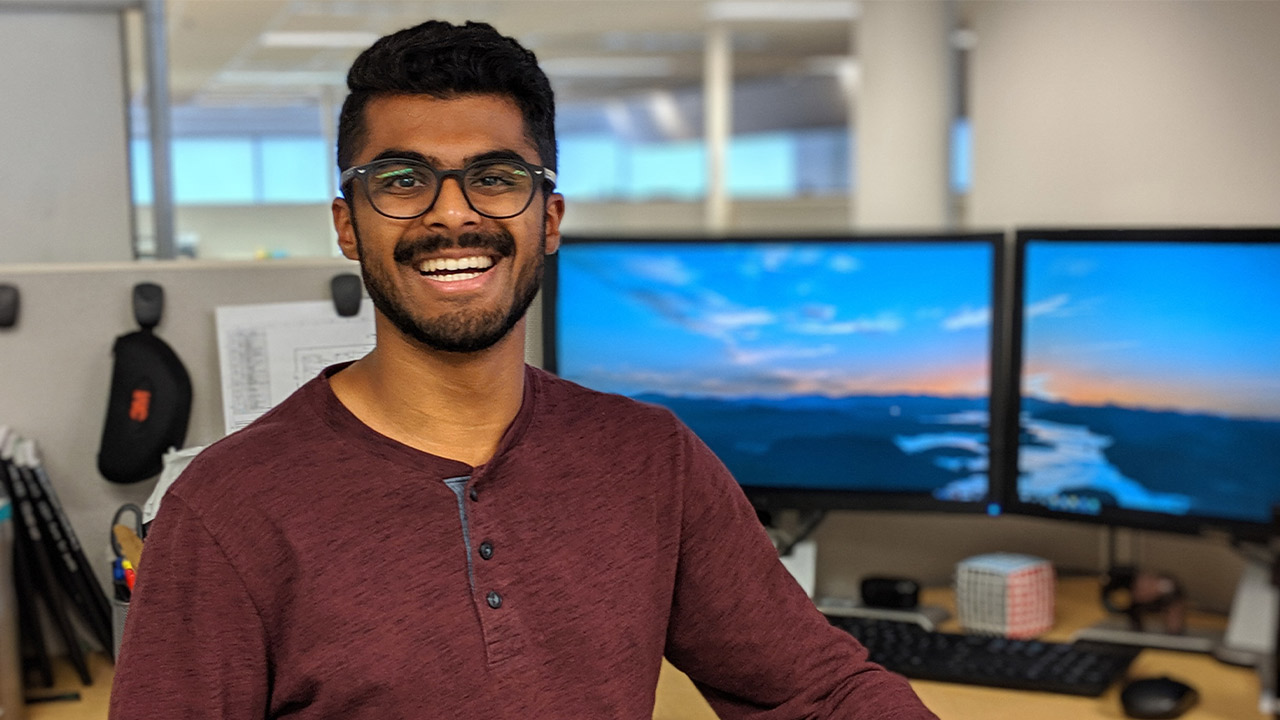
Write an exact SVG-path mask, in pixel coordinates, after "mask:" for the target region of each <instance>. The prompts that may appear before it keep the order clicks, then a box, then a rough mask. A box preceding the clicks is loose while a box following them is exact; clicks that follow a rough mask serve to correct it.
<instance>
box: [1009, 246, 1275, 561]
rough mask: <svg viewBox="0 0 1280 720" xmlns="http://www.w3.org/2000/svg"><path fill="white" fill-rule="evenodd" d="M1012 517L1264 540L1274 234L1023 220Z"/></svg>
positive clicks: (1016, 291)
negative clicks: (1212, 531) (1057, 226)
mask: <svg viewBox="0 0 1280 720" xmlns="http://www.w3.org/2000/svg"><path fill="white" fill-rule="evenodd" d="M1012 270H1013V273H1012V279H1011V282H1012V285H1011V290H1012V294H1013V295H1014V298H1015V299H1014V301H1013V302H1012V303H1011V308H1010V309H1011V313H1012V323H1011V333H1012V334H1011V340H1012V341H1011V343H1010V350H1011V359H1010V362H1009V367H1010V370H1011V372H1012V374H1013V378H1012V381H1011V382H1010V383H1009V385H1010V386H1011V388H1012V389H1013V390H1014V391H1015V393H1016V395H1015V402H1013V403H1011V404H1010V406H1009V409H1008V411H1009V413H1010V416H1009V417H1007V418H1006V422H1005V427H1006V429H1007V432H1009V433H1010V436H1009V437H1008V438H1007V444H1006V446H1007V447H1010V448H1012V447H1015V446H1016V448H1017V472H1016V476H1017V478H1016V482H1011V483H1009V484H1008V485H1007V487H1008V492H1009V493H1010V496H1009V497H1007V498H1006V499H1005V503H1004V504H1005V507H1006V509H1007V510H1008V511H1010V512H1014V513H1026V514H1033V515H1041V516H1048V517H1055V518H1068V519H1076V520H1087V521H1094V522H1100V523H1106V524H1109V525H1113V526H1122V527H1133V528H1140V529H1152V530H1162V531H1172V532H1184V533H1194V532H1200V531H1203V530H1205V529H1208V528H1216V529H1219V530H1222V531H1225V532H1226V533H1229V534H1230V535H1231V536H1234V537H1236V538H1239V539H1262V538H1265V537H1266V535H1267V532H1268V527H1269V523H1270V521H1271V508H1272V506H1273V505H1274V504H1276V503H1280V315H1278V313H1280V230H1268V229H1183V230H1136V229H1135V230H1086V229H1079V230H1020V231H1019V232H1018V233H1017V235H1016V244H1015V248H1014V253H1013V263H1012Z"/></svg>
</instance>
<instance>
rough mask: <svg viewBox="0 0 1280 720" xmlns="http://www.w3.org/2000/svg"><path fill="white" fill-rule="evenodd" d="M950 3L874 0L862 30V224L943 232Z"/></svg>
mask: <svg viewBox="0 0 1280 720" xmlns="http://www.w3.org/2000/svg"><path fill="white" fill-rule="evenodd" d="M951 30H952V27H951V8H950V7H949V0H912V1H911V2H899V1H896V0H872V1H871V2H867V3H864V4H863V6H862V14H861V15H860V17H859V20H858V23H857V28H856V30H855V33H856V39H857V53H858V59H859V65H860V66H861V78H860V79H861V84H860V92H859V96H858V99H857V102H856V105H855V106H856V125H857V138H858V146H857V149H856V157H857V170H858V174H857V182H858V187H857V191H856V192H857V214H856V215H857V217H856V225H857V226H858V227H859V228H863V229H892V228H913V229H942V228H946V227H948V226H949V225H950V224H951V222H950V217H951V213H950V207H951V199H950V186H949V178H948V167H949V162H948V157H949V151H950V128H951V122H952V115H953V113H954V111H953V102H954V101H953V98H954V90H953V84H954V77H953V72H952V67H953V65H952V63H953V57H954V56H953V53H952V49H951V44H950V34H951Z"/></svg>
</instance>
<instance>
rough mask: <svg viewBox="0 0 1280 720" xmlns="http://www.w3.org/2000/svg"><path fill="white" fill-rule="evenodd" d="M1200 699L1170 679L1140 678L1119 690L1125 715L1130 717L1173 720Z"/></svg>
mask: <svg viewBox="0 0 1280 720" xmlns="http://www.w3.org/2000/svg"><path fill="white" fill-rule="evenodd" d="M1199 700H1200V693H1198V692H1196V689H1195V688H1193V687H1191V686H1190V685H1187V684H1186V683H1183V682H1179V681H1177V680H1174V679H1173V678H1171V677H1167V676H1165V677H1151V678H1141V679H1138V680H1134V681H1132V682H1130V683H1129V684H1128V685H1125V687H1124V689H1123V690H1121V691H1120V704H1121V705H1122V706H1123V707H1124V714H1125V715H1128V716H1129V717H1131V718H1176V717H1178V716H1179V715H1181V714H1182V713H1184V712H1186V711H1188V710H1190V709H1191V708H1192V707H1194V706H1195V704H1196V703H1197V702H1199Z"/></svg>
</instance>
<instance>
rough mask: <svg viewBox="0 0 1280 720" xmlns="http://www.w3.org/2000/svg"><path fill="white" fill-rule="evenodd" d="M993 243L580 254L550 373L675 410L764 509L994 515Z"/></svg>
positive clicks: (570, 253) (623, 249)
mask: <svg viewBox="0 0 1280 720" xmlns="http://www.w3.org/2000/svg"><path fill="white" fill-rule="evenodd" d="M1001 248H1002V242H1001V236H1000V235H998V234H955V235H917V236H909V237H907V236H877V237H832V238H795V237H781V236H778V237H753V238H728V239H674V238H666V239H659V238H566V239H565V242H564V243H563V244H562V246H561V248H560V250H559V253H558V256H556V258H555V260H554V262H553V263H552V264H551V265H549V271H548V282H547V285H546V294H545V295H544V300H543V307H544V309H545V311H546V313H547V314H546V316H545V318H544V328H545V332H546V336H545V338H544V355H545V361H544V362H545V365H546V367H547V368H548V369H550V370H552V371H553V372H556V373H557V374H559V375H560V376H562V377H564V378H566V379H568V380H572V381H574V382H577V383H580V384H582V385H585V386H587V387H590V388H594V389H597V390H602V391H606V392H613V393H619V394H622V395H627V396H630V397H633V398H636V399H638V400H642V401H646V402H651V403H657V404H660V405H663V406H666V407H667V408H669V409H671V410H672V411H674V413H675V414H676V415H677V416H678V417H679V418H681V419H682V420H683V421H684V422H685V423H686V424H687V425H689V426H690V427H691V428H692V429H693V430H694V431H695V432H696V433H697V434H698V435H699V437H701V438H702V440H703V441H704V442H706V443H707V445H709V446H710V447H711V449H712V450H713V451H715V452H716V454H717V455H718V456H719V457H720V459H721V460H722V461H723V462H724V463H725V465H726V466H727V467H728V468H729V470H730V471H731V472H732V473H733V475H734V477H735V478H736V479H737V480H738V482H739V483H740V484H741V486H742V487H743V488H744V490H745V491H746V494H747V495H748V497H749V498H750V499H751V500H752V501H753V502H754V503H755V504H756V506H757V508H759V509H761V510H766V511H767V510H778V509H791V508H795V509H804V510H812V509H841V508H843V509H850V508H867V509H911V510H920V509H924V510H954V511H977V512H988V511H989V510H990V499H991V492H990V480H989V472H988V466H989V462H988V460H989V457H990V456H991V454H992V453H991V452H990V446H991V442H990V439H991V433H990V423H989V417H990V408H991V402H990V399H989V398H990V392H991V383H992V375H993V367H992V365H993V364H992V361H991V358H992V357H993V345H994V343H995V339H996V337H997V333H994V332H993V330H992V317H993V316H994V315H993V302H994V298H995V295H996V292H995V291H996V283H995V282H994V280H993V278H994V277H995V276H996V268H997V264H998V262H999V260H1000V258H1001V256H1002V251H1001Z"/></svg>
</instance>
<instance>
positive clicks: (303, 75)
mask: <svg viewBox="0 0 1280 720" xmlns="http://www.w3.org/2000/svg"><path fill="white" fill-rule="evenodd" d="M214 82H215V83H217V84H219V85H262V86H269V87H298V86H306V87H311V86H314V85H346V84H347V74H346V73H345V72H327V71H323V70H288V71H276V70H224V71H222V72H220V73H218V74H217V75H216V76H215V77H214Z"/></svg>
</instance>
